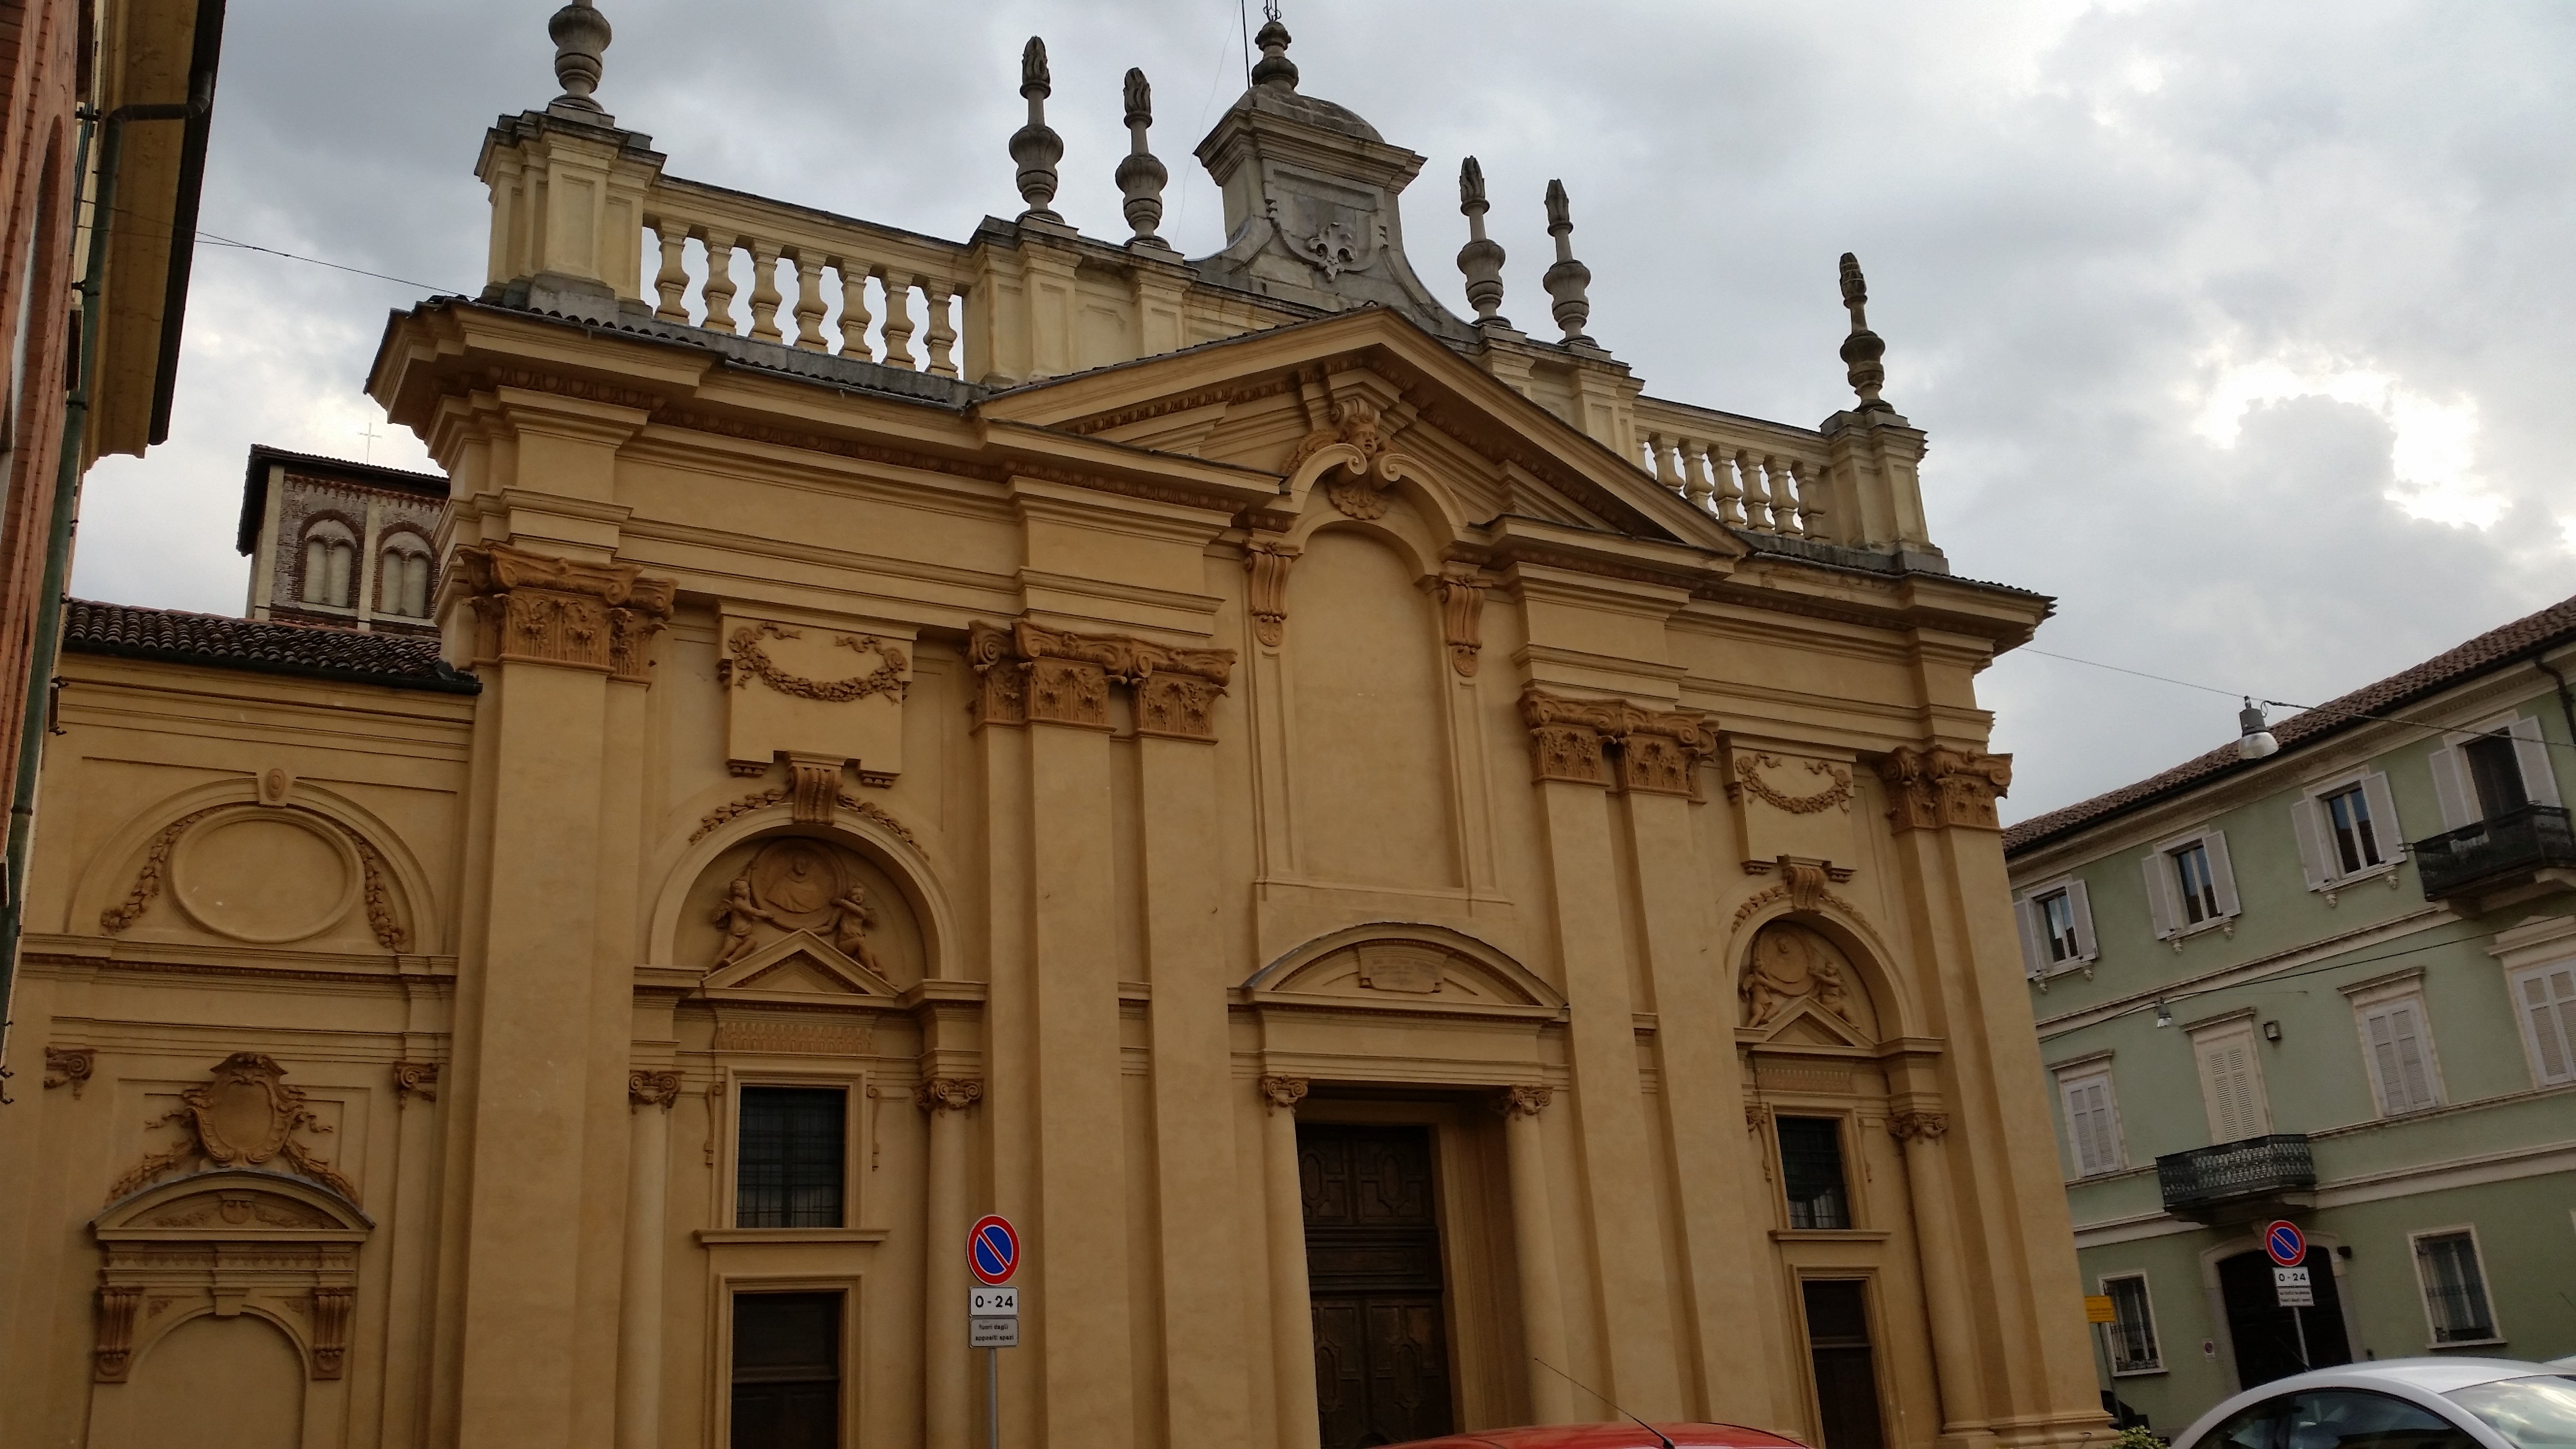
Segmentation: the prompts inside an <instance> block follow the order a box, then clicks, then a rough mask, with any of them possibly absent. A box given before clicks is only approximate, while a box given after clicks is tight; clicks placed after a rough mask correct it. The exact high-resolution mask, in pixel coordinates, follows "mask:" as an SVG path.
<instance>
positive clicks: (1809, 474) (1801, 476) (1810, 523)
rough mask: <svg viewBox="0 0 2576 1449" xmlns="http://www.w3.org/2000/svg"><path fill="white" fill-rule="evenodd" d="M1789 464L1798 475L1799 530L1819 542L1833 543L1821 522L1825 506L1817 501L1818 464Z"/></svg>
mask: <svg viewBox="0 0 2576 1449" xmlns="http://www.w3.org/2000/svg"><path fill="white" fill-rule="evenodd" d="M1789 466H1790V467H1791V468H1792V469H1793V470H1795V471H1796V473H1797V475H1798V532H1800V533H1801V534H1804V535H1805V536H1807V537H1808V538H1812V539H1814V540H1816V541H1817V542H1818V543H1831V542H1832V541H1833V538H1832V535H1830V534H1828V533H1827V532H1826V531H1825V529H1824V528H1823V526H1822V525H1821V523H1820V522H1819V520H1821V519H1822V518H1823V517H1824V516H1825V506H1824V505H1823V504H1822V503H1819V502H1817V501H1816V465H1815V464H1813V463H1792V464H1790V465H1789Z"/></svg>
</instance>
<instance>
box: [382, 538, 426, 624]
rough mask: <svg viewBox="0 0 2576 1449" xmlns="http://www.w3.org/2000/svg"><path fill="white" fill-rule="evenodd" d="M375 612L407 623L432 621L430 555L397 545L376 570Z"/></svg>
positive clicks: (388, 551)
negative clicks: (411, 620)
mask: <svg viewBox="0 0 2576 1449" xmlns="http://www.w3.org/2000/svg"><path fill="white" fill-rule="evenodd" d="M376 600H377V602H376V612H378V613H380V614H390V615H393V616H395V617H398V618H404V619H426V618H428V617H429V555H428V554H426V553H423V552H420V551H419V550H418V548H417V547H409V548H407V547H404V546H403V545H401V544H397V545H395V546H394V547H392V548H389V549H386V550H385V552H384V557H383V559H382V560H381V561H380V562H379V563H378V564H377V566H376Z"/></svg>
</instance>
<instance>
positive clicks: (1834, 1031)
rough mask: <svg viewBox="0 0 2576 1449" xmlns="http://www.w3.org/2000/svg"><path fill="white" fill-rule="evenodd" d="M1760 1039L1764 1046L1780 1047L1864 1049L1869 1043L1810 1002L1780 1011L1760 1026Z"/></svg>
mask: <svg viewBox="0 0 2576 1449" xmlns="http://www.w3.org/2000/svg"><path fill="white" fill-rule="evenodd" d="M1760 1040H1761V1042H1762V1043H1763V1044H1764V1045H1767V1046H1782V1047H1799V1046H1820V1047H1866V1046H1869V1045H1871V1044H1872V1043H1871V1042H1870V1041H1869V1040H1868V1038H1866V1037H1864V1036H1862V1035H1861V1034H1860V1032H1859V1031H1858V1030H1856V1029H1855V1028H1854V1027H1853V1026H1852V1024H1851V1023H1850V1022H1847V1021H1844V1020H1843V1019H1842V1018H1840V1017H1838V1016H1835V1015H1834V1014H1833V1013H1832V1012H1829V1011H1827V1010H1825V1009H1824V1008H1823V1007H1821V1006H1818V1005H1817V1004H1816V1003H1815V1002H1814V1001H1812V1000H1808V1001H1800V1002H1797V1003H1796V1004H1794V1005H1791V1006H1788V1007H1786V1008H1783V1009H1782V1011H1781V1012H1780V1014H1779V1015H1778V1016H1775V1017H1773V1018H1772V1019H1771V1020H1769V1021H1767V1022H1765V1023H1763V1025H1762V1028H1761V1034H1760Z"/></svg>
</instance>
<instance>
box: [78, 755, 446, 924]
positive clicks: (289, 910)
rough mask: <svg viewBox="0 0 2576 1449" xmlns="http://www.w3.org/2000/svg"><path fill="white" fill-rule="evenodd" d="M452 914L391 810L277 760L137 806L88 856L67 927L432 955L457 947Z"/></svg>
mask: <svg viewBox="0 0 2576 1449" xmlns="http://www.w3.org/2000/svg"><path fill="white" fill-rule="evenodd" d="M446 924H447V923H446V921H445V920H444V919H443V918H442V916H441V915H440V913H439V910H438V908H437V902H436V899H435V897H434V895H433V893H432V891H431V889H430V884H429V876H428V873H427V872H426V871H425V870H423V869H422V868H421V864H420V862H419V860H418V859H417V858H416V857H415V856H414V855H413V854H412V852H411V850H410V848H409V846H408V845H407V844H406V843H405V842H404V840H403V838H402V836H401V834H400V833H399V832H398V831H396V830H395V829H394V828H393V826H392V824H391V823H390V822H388V821H386V820H385V819H384V818H383V817H381V816H379V815H377V814H376V813H375V812H374V811H372V810H369V809H367V808H366V807H365V806H363V805H361V804H359V803H358V802H356V801H355V800H352V799H350V798H348V797H347V796H345V795H342V794H340V793H339V792H337V791H335V790H332V789H330V788H329V787H327V786H323V785H318V784H315V783H314V782H312V781H309V780H304V779H300V778H298V777H296V776H295V775H294V774H293V773H291V772H290V771H288V770H287V769H286V768H285V767H283V766H279V767H276V768H272V769H268V770H263V771H261V772H260V773H259V774H258V775H256V776H242V777H237V778H234V779H229V780H220V781H213V782H209V783H207V784H204V785H200V786H197V787H195V788H193V789H189V790H183V791H180V792H179V793H177V794H174V795H170V796H167V797H165V798H164V799H162V800H160V801H158V802H156V803H155V804H154V805H153V806H152V807H151V808H150V809H148V810H145V811H142V812H139V813H138V814H136V815H135V816H133V817H132V818H130V819H129V820H127V821H126V823H125V824H124V825H122V826H121V827H119V828H118V829H117V830H116V831H115V832H114V833H113V834H112V835H110V836H109V837H108V839H107V841H106V843H105V844H103V845H102V846H101V847H100V848H99V849H98V850H97V851H96V852H95V853H93V854H92V855H91V856H90V858H89V860H88V861H87V862H85V863H84V864H83V866H82V869H81V873H80V876H79V878H78V881H77V882H76V884H75V885H74V887H73V889H72V892H71V911H70V915H69V918H68V919H67V920H65V921H64V922H63V923H62V926H61V929H62V930H64V931H65V932H67V933H70V934H77V935H93V934H105V935H110V936H119V937H122V938H124V939H128V940H135V941H192V942H194V941H219V942H227V943H235V944H243V945H253V946H292V947H294V948H295V949H297V950H299V951H342V952H350V953H374V952H379V951H396V952H402V953H404V954H409V955H434V954H438V953H441V952H443V951H445V950H447V949H448V943H447V940H446Z"/></svg>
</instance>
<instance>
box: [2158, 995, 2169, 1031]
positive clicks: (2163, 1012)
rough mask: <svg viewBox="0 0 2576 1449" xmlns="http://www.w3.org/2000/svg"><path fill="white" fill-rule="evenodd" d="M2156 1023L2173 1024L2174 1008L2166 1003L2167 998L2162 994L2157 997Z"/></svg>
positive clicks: (2161, 1024) (2160, 1024)
mask: <svg viewBox="0 0 2576 1449" xmlns="http://www.w3.org/2000/svg"><path fill="white" fill-rule="evenodd" d="M2156 1025H2158V1026H2171V1025H2173V1008H2172V1007H2170V1006H2167V1005H2165V999H2164V998H2163V997H2161V996H2159V997H2157V998H2156Z"/></svg>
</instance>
